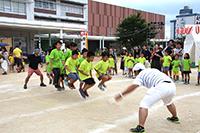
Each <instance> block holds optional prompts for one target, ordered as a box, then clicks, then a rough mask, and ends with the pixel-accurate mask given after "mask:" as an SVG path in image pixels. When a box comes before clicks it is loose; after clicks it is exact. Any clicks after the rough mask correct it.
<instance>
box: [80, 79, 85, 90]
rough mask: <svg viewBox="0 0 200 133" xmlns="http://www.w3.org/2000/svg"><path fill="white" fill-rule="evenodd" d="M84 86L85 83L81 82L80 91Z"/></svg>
mask: <svg viewBox="0 0 200 133" xmlns="http://www.w3.org/2000/svg"><path fill="white" fill-rule="evenodd" d="M83 84H84V83H83V81H80V85H79V88H80V89H82V88H83Z"/></svg>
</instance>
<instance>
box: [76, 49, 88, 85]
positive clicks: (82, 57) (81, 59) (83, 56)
mask: <svg viewBox="0 0 200 133" xmlns="http://www.w3.org/2000/svg"><path fill="white" fill-rule="evenodd" d="M87 53H88V50H87V49H86V48H83V49H82V52H81V57H80V58H78V67H80V65H81V63H82V62H83V61H84V60H85V59H87ZM83 84H84V82H83V81H81V80H80V85H79V89H82V87H83Z"/></svg>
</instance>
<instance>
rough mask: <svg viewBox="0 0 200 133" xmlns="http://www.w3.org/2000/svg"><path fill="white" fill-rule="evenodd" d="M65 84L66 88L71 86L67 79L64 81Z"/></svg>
mask: <svg viewBox="0 0 200 133" xmlns="http://www.w3.org/2000/svg"><path fill="white" fill-rule="evenodd" d="M64 83H65V85H66V86H68V85H69V83H68V81H67V79H66V78H65V79H64Z"/></svg>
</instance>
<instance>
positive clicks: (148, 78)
mask: <svg viewBox="0 0 200 133" xmlns="http://www.w3.org/2000/svg"><path fill="white" fill-rule="evenodd" d="M133 70H134V72H135V74H136V79H135V81H134V83H133V84H132V85H130V86H129V87H128V88H127V89H126V90H124V91H123V92H122V93H119V94H118V95H116V96H115V101H117V102H119V101H120V100H122V99H123V98H124V96H126V95H128V94H129V93H131V92H133V91H134V90H135V89H136V88H138V87H139V86H144V87H146V88H148V91H147V94H146V96H145V97H144V98H143V99H142V101H141V103H140V108H139V124H138V126H137V127H136V128H131V129H130V131H131V132H133V133H144V132H145V129H144V125H145V121H146V118H147V116H148V109H149V108H150V107H151V106H153V105H154V104H155V103H157V102H158V101H160V100H162V101H163V102H164V104H165V105H166V106H167V108H168V110H169V112H170V113H171V114H172V117H168V118H167V120H169V121H171V122H174V123H179V119H178V117H177V113H176V107H175V105H174V104H173V102H172V99H173V97H174V96H175V95H176V86H175V84H174V82H173V81H172V80H171V79H170V78H169V77H168V76H167V75H165V74H164V73H162V72H160V71H159V70H157V69H145V67H144V65H143V64H140V63H138V64H136V65H135V66H134V68H133Z"/></svg>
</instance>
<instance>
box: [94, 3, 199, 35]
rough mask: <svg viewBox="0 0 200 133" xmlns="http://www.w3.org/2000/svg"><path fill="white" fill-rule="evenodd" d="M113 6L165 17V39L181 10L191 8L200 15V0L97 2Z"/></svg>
mask: <svg viewBox="0 0 200 133" xmlns="http://www.w3.org/2000/svg"><path fill="white" fill-rule="evenodd" d="M95 1H99V2H104V3H109V4H113V5H118V6H123V7H128V8H134V9H139V10H143V11H149V12H154V13H159V14H162V15H165V21H166V22H165V24H166V27H165V28H166V31H165V37H166V38H169V37H170V20H173V19H175V17H176V15H178V14H179V10H180V9H182V8H183V7H184V6H189V7H190V8H192V9H193V12H194V13H200V8H199V7H198V6H199V5H200V0H95Z"/></svg>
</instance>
